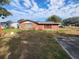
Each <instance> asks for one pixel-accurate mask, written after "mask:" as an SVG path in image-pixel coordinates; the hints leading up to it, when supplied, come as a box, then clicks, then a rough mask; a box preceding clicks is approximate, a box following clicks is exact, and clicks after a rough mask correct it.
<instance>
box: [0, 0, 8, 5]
mask: <svg viewBox="0 0 79 59" xmlns="http://www.w3.org/2000/svg"><path fill="white" fill-rule="evenodd" d="M9 3H10V0H0V5H5V4H9Z"/></svg>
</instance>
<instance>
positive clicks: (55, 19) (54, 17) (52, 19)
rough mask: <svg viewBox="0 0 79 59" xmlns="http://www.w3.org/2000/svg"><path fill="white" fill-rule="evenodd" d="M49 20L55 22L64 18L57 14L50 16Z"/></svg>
mask: <svg viewBox="0 0 79 59" xmlns="http://www.w3.org/2000/svg"><path fill="white" fill-rule="evenodd" d="M47 21H53V22H57V23H59V22H61V21H62V19H61V18H60V17H58V16H56V15H53V16H50V17H49V18H48V19H47Z"/></svg>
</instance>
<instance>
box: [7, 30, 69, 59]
mask: <svg viewBox="0 0 79 59" xmlns="http://www.w3.org/2000/svg"><path fill="white" fill-rule="evenodd" d="M8 45H9V50H8V51H9V52H10V53H11V54H10V55H9V58H8V59H70V58H69V57H68V55H67V54H66V53H65V52H64V51H63V49H62V48H61V47H60V46H59V44H58V43H57V42H56V40H55V38H54V35H53V34H52V33H50V32H45V31H44V32H43V31H22V32H18V35H17V36H16V37H14V38H12V39H11V40H10V41H9V43H8Z"/></svg>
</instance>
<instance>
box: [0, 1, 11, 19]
mask: <svg viewBox="0 0 79 59" xmlns="http://www.w3.org/2000/svg"><path fill="white" fill-rule="evenodd" d="M9 2H10V0H0V17H2V18H3V19H4V17H7V16H9V15H11V13H10V12H9V11H7V10H6V9H5V8H3V7H2V6H3V5H5V4H9Z"/></svg>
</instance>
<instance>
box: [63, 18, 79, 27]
mask: <svg viewBox="0 0 79 59" xmlns="http://www.w3.org/2000/svg"><path fill="white" fill-rule="evenodd" d="M63 22H64V24H65V25H75V26H79V17H70V18H67V19H64V20H63Z"/></svg>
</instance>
